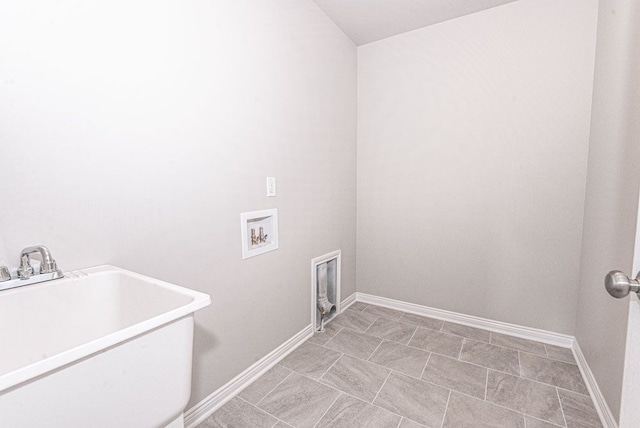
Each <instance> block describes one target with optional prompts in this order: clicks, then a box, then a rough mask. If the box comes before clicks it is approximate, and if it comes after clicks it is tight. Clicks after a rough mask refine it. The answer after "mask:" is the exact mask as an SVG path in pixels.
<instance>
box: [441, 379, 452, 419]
mask: <svg viewBox="0 0 640 428" xmlns="http://www.w3.org/2000/svg"><path fill="white" fill-rule="evenodd" d="M451 394H452V390H451V389H450V390H449V396H448V397H447V404H446V405H445V406H444V413H443V414H442V423H441V424H440V428H442V427H444V420H445V419H446V418H447V411H449V400H451Z"/></svg>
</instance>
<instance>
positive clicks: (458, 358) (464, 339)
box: [456, 337, 467, 361]
mask: <svg viewBox="0 0 640 428" xmlns="http://www.w3.org/2000/svg"><path fill="white" fill-rule="evenodd" d="M466 341H467V338H466V337H465V338H463V339H462V344H461V345H460V350H459V351H458V356H457V357H456V360H458V361H462V360H461V359H460V358H462V349H463V348H464V344H465V342H466Z"/></svg>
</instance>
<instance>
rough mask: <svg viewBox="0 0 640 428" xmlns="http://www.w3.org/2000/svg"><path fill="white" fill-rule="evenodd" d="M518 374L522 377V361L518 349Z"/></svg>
mask: <svg viewBox="0 0 640 428" xmlns="http://www.w3.org/2000/svg"><path fill="white" fill-rule="evenodd" d="M518 376H520V377H522V363H521V362H520V351H518Z"/></svg>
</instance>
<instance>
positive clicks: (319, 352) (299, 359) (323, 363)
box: [280, 341, 340, 379]
mask: <svg viewBox="0 0 640 428" xmlns="http://www.w3.org/2000/svg"><path fill="white" fill-rule="evenodd" d="M338 358H340V352H337V351H334V350H331V349H327V348H325V347H323V346H319V345H316V344H314V343H310V342H309V341H307V342H305V343H303V344H302V345H300V347H298V349H296V350H295V351H293V352H292V353H291V354H289V355H288V356H287V357H286V358H285V359H284V360H282V361H281V362H280V365H281V366H283V367H286V368H288V369H289V370H293V371H295V372H298V373H301V374H303V375H305V376H308V377H310V378H312V379H319V378H320V376H322V375H323V374H324V373H325V372H326V371H327V370H328V369H329V367H331V365H332V364H333V363H335V362H336V360H337V359H338Z"/></svg>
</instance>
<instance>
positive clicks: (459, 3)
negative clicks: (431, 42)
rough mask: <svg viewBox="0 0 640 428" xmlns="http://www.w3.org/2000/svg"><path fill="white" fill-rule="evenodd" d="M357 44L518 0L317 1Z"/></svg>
mask: <svg viewBox="0 0 640 428" xmlns="http://www.w3.org/2000/svg"><path fill="white" fill-rule="evenodd" d="M313 1H315V2H316V3H317V5H318V6H320V7H321V8H322V10H324V11H325V13H326V14H327V15H328V16H329V18H331V19H332V20H333V21H334V22H335V23H336V24H337V25H338V26H339V27H340V28H341V29H342V31H344V32H345V34H346V35H347V36H349V38H350V39H351V40H353V42H354V43H355V44H356V45H364V44H365V43H370V42H373V41H376V40H380V39H384V38H386V37H391V36H395V35H396V34H401V33H405V32H407V31H411V30H416V29H418V28H422V27H426V26H427V25H432V24H436V23H438V22H442V21H447V20H449V19H453V18H458V17H460V16H464V15H469V14H470V13H474V12H479V11H481V10H485V9H490V8H492V7H496V6H500V5H503V4H506V3H511V2H513V1H517V0H313Z"/></svg>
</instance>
